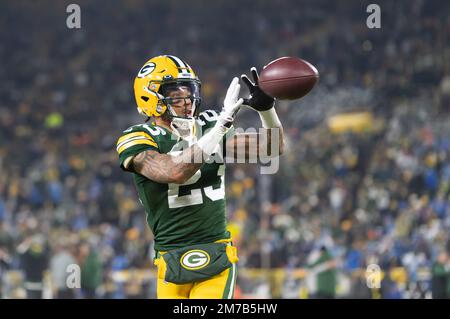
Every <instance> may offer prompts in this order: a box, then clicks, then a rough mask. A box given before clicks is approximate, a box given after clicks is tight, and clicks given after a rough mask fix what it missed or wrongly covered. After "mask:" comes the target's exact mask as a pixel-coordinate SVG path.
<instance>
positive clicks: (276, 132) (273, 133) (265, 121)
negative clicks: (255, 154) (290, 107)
mask: <svg viewBox="0 0 450 319" xmlns="http://www.w3.org/2000/svg"><path fill="white" fill-rule="evenodd" d="M258 114H259V117H260V119H261V124H262V126H263V128H265V129H267V135H266V137H267V141H266V143H267V147H268V149H269V150H272V143H273V142H275V143H277V144H278V147H276V149H277V150H278V153H277V154H271V153H269V154H268V155H269V156H278V155H281V154H283V152H284V145H285V142H284V130H283V125H282V124H281V121H280V119H279V118H278V114H277V112H276V110H275V108H274V107H272V108H271V109H269V110H267V111H260V112H258ZM277 137H278V138H277ZM260 146H262V147H266V145H263V143H260V144H259V145H258V148H259V147H260Z"/></svg>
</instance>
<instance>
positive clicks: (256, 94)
mask: <svg viewBox="0 0 450 319" xmlns="http://www.w3.org/2000/svg"><path fill="white" fill-rule="evenodd" d="M250 72H251V73H252V77H253V81H254V82H252V81H251V80H250V79H249V78H248V76H247V75H246V74H242V75H241V80H242V82H244V83H245V85H247V87H248V89H249V91H250V95H249V97H248V98H247V99H244V102H243V103H242V104H243V105H247V106H249V107H251V108H253V109H254V110H256V111H267V110H268V109H270V108H272V107H273V105H274V102H275V99H274V98H272V97H270V96H269V95H267V94H266V93H264V91H263V90H261V88H260V87H259V84H258V81H259V75H258V71H257V70H256V68H255V67H252V68H251V69H250Z"/></svg>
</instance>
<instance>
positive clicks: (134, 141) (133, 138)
mask: <svg viewBox="0 0 450 319" xmlns="http://www.w3.org/2000/svg"><path fill="white" fill-rule="evenodd" d="M135 145H151V146H153V147H156V148H158V144H157V143H156V142H155V140H154V139H153V137H151V136H150V135H149V134H147V133H145V132H133V133H128V134H125V135H123V136H121V137H120V138H119V139H118V141H117V148H116V150H117V153H119V155H120V154H121V153H122V152H124V151H125V150H127V149H128V148H130V147H132V146H135Z"/></svg>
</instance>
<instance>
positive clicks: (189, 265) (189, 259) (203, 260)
mask: <svg viewBox="0 0 450 319" xmlns="http://www.w3.org/2000/svg"><path fill="white" fill-rule="evenodd" d="M209 261H210V257H209V255H208V253H207V252H206V251H204V250H200V249H195V250H189V251H187V252H185V253H184V254H183V256H181V258H180V263H181V266H182V267H183V268H185V269H188V270H198V269H202V268H204V267H206V266H207V265H208V264H209Z"/></svg>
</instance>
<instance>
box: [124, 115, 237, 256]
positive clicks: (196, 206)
mask: <svg viewBox="0 0 450 319" xmlns="http://www.w3.org/2000/svg"><path fill="white" fill-rule="evenodd" d="M216 119H217V113H216V112H215V111H212V110H208V111H205V112H202V113H201V114H200V115H199V117H198V119H197V121H196V124H195V125H196V132H197V136H201V135H200V134H203V133H204V132H205V131H206V130H207V129H209V128H211V127H213V126H214V124H215V122H216ZM229 133H232V131H230V132H229ZM230 135H231V134H227V137H229V136H230ZM184 143H186V141H184V140H181V139H179V138H176V137H175V136H174V135H172V134H171V132H170V131H169V130H166V129H165V128H163V127H161V126H157V125H156V124H154V123H152V124H139V125H134V126H132V127H130V128H128V129H127V130H125V131H124V132H123V134H122V136H121V137H120V138H119V140H118V142H117V152H118V153H119V161H120V166H121V167H122V169H124V170H126V168H125V162H126V161H129V160H130V159H131V158H132V157H133V156H135V155H136V154H138V153H140V152H143V151H145V150H155V151H157V152H159V153H169V152H175V151H177V150H180V148H182V147H186V145H184ZM133 177H134V182H135V185H136V188H137V192H138V195H139V198H140V201H141V203H142V205H143V206H144V208H145V211H146V213H147V223H148V225H149V227H150V229H151V230H152V232H153V234H154V236H155V249H156V250H158V251H165V250H170V249H174V248H180V247H183V246H187V245H191V244H201V243H209V242H214V241H216V240H219V239H225V238H229V237H230V234H229V232H228V231H227V230H226V212H225V185H224V177H225V165H224V163H223V162H222V163H220V162H218V161H214V162H212V163H204V164H203V165H202V166H201V168H200V169H199V170H198V171H197V172H196V173H195V174H194V175H193V176H192V177H191V178H190V179H189V180H188V181H187V182H186V183H184V184H182V185H180V184H171V183H169V184H162V183H158V182H155V181H153V180H150V179H148V178H146V177H145V176H143V175H140V174H138V173H135V172H133Z"/></svg>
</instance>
